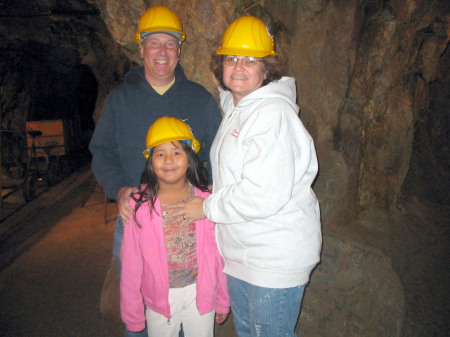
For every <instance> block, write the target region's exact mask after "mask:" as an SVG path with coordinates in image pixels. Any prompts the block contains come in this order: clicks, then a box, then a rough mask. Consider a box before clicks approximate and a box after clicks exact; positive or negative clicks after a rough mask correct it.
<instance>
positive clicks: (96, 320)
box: [0, 187, 123, 337]
mask: <svg viewBox="0 0 450 337" xmlns="http://www.w3.org/2000/svg"><path fill="white" fill-rule="evenodd" d="M85 194H86V192H85ZM68 197H69V196H68ZM79 204H81V203H79ZM54 211H55V212H58V210H57V209H55V210H54ZM39 213H40V212H39V210H36V212H35V216H36V217H39V216H40V214H39ZM116 213H117V208H116V205H115V204H113V203H110V204H108V222H107V224H106V225H105V223H104V215H105V203H104V195H103V192H102V191H101V189H100V188H99V187H96V188H95V190H93V191H92V193H90V195H89V199H87V200H86V202H85V204H84V207H77V208H75V209H74V210H73V211H72V212H70V213H69V214H68V215H67V216H65V217H63V218H62V219H60V221H58V222H57V223H56V224H54V225H53V226H52V227H51V228H50V229H49V230H48V231H47V232H46V233H45V234H44V235H40V234H36V233H35V234H33V235H34V236H36V235H37V236H39V237H41V238H39V240H38V241H37V242H36V243H34V244H33V245H32V246H31V247H30V248H29V249H28V250H27V251H26V252H24V253H23V254H21V255H20V256H19V257H18V258H17V259H16V260H15V261H14V262H13V263H12V264H11V265H10V266H9V267H7V268H6V269H5V270H3V271H2V272H1V274H0V303H2V304H1V306H2V314H1V317H0V331H1V332H0V335H2V336H8V337H13V336H14V337H20V336H24V337H25V336H28V337H43V336H48V337H52V336H55V337H56V336H98V337H102V336H105V337H106V336H108V337H115V336H123V327H122V324H121V323H120V322H113V321H111V320H106V319H104V318H102V317H101V315H100V310H99V307H100V293H101V289H102V285H103V281H104V277H105V275H106V271H107V268H108V266H109V261H110V258H111V247H112V240H113V233H114V224H115V222H114V217H115V214H116Z"/></svg>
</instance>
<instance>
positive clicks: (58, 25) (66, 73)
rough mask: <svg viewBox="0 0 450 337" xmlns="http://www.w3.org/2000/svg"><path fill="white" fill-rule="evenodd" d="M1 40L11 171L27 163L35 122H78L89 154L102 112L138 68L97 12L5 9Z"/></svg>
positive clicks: (46, 5) (58, 7)
mask: <svg viewBox="0 0 450 337" xmlns="http://www.w3.org/2000/svg"><path fill="white" fill-rule="evenodd" d="M0 41H2V43H1V46H0V51H1V54H2V57H1V58H0V111H1V128H2V130H4V131H3V132H2V167H4V168H6V169H8V168H9V167H10V166H15V165H20V164H22V165H24V163H25V162H26V160H27V152H26V135H25V123H26V121H29V120H46V119H70V120H73V121H74V123H73V125H77V126H78V131H77V132H76V133H75V134H76V135H77V136H78V137H80V138H81V139H82V143H83V145H84V147H86V146H87V144H88V142H89V140H90V136H91V134H92V130H93V128H94V125H95V124H94V122H95V119H94V117H95V116H97V115H99V112H97V113H95V112H94V109H100V108H101V104H102V102H103V101H104V99H105V97H106V95H107V94H108V93H109V92H110V91H111V90H112V88H114V87H115V86H116V85H117V84H118V83H120V82H121V81H122V78H123V75H124V73H125V72H126V71H128V70H129V69H130V68H131V67H133V66H135V64H133V62H132V61H130V60H129V59H128V58H127V57H126V56H125V55H124V54H123V53H122V52H121V51H120V47H119V46H118V45H117V44H115V43H114V41H113V40H112V39H111V36H110V35H109V32H108V30H107V29H106V26H105V24H104V22H103V21H102V20H101V18H100V15H99V10H98V9H97V7H96V5H95V4H90V3H88V2H83V1H77V2H74V3H73V4H72V3H70V2H60V1H39V2H36V1H35V2H30V1H15V2H13V3H12V2H11V3H2V4H0ZM92 100H94V101H92ZM97 100H98V102H96V101H97ZM7 171H8V170H6V172H7Z"/></svg>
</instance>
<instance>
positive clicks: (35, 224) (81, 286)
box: [0, 170, 450, 337]
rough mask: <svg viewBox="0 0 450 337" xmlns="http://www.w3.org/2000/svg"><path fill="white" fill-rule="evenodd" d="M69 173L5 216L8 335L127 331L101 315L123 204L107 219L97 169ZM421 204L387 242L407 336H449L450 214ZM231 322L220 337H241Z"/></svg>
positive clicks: (2, 273) (3, 326)
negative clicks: (398, 284)
mask: <svg viewBox="0 0 450 337" xmlns="http://www.w3.org/2000/svg"><path fill="white" fill-rule="evenodd" d="M70 179H71V181H69V182H67V183H66V182H64V183H62V184H60V185H58V186H56V187H54V188H52V190H50V191H47V192H44V193H43V194H42V195H41V196H40V197H39V198H38V199H39V200H36V201H32V202H30V203H29V205H27V206H25V207H23V208H22V209H21V210H20V211H17V212H15V213H14V214H13V215H12V216H10V217H9V218H7V219H6V220H3V221H2V222H0V253H1V254H0V303H1V315H0V331H1V333H0V335H1V336H7V337H10V336H11V337H21V336H24V337H25V336H27V337H30V336H31V337H46V336H48V337H53V336H55V337H56V336H65V337H66V336H67V337H70V336H89V337H91V336H96V337H103V336H105V337H106V336H108V337H116V336H117V337H119V336H122V335H123V334H122V331H123V326H122V324H121V323H120V322H118V321H114V320H111V319H108V318H104V317H102V315H101V314H100V293H101V289H102V286H103V281H104V278H105V275H106V273H107V269H108V266H109V262H110V258H111V247H112V240H113V233H114V217H115V214H116V210H117V208H116V206H115V204H113V203H108V204H107V208H108V209H107V211H108V212H107V219H106V224H105V218H104V217H105V203H104V195H103V193H102V191H101V189H100V188H99V187H98V186H96V185H95V184H93V181H92V177H91V175H90V172H89V171H88V170H87V171H86V170H85V171H83V170H82V171H80V172H77V173H76V174H74V175H73V177H71V178H70ZM70 179H69V180H70ZM93 187H95V188H94V189H93ZM69 190H71V191H73V192H72V193H68V192H67V193H66V191H69ZM65 203H69V204H70V206H69V207H66V206H64V205H65ZM83 203H84V205H83V206H81V205H82V204H83ZM414 206H415V208H414V211H413V212H409V213H408V214H407V215H405V214H398V215H397V217H398V218H397V221H398V223H399V225H398V226H397V227H396V229H395V230H396V231H398V233H396V234H397V236H396V240H393V241H392V246H390V247H386V254H389V253H393V251H394V250H395V254H393V256H394V258H393V265H394V268H395V269H396V270H397V271H398V273H399V277H400V279H401V280H402V283H403V285H404V288H405V300H406V312H407V316H406V321H405V329H404V337H423V336H433V337H434V336H442V337H444V336H449V335H450V330H449V325H448V322H447V318H448V317H449V314H450V310H449V294H448V290H447V284H448V281H447V280H448V277H449V264H448V262H449V259H448V244H447V242H448V214H445V210H444V211H443V212H444V213H442V212H440V213H439V214H438V215H439V216H437V217H435V216H434V214H430V213H429V209H428V208H422V207H421V206H420V205H414ZM27 209H29V210H27ZM431 215H433V217H430V216H431ZM14 218H15V221H12V220H14ZM431 219H433V220H432V222H431ZM435 219H437V220H435ZM10 220H11V221H10ZM430 222H431V223H430ZM13 223H14V224H16V225H13ZM19 223H20V224H21V227H20V228H18V226H17V224H19ZM24 224H26V226H24ZM26 228H29V229H26ZM394 234H395V233H394ZM14 237H18V238H20V239H13V238H14ZM389 250H392V251H389ZM324 305H325V303H324ZM227 325H228V326H227V327H225V326H222V327H220V328H219V329H218V331H217V333H216V336H217V337H232V336H234V333H233V332H232V330H231V329H230V328H229V327H230V326H231V324H227ZM325 329H326V328H325ZM324 335H326V333H325V334H324ZM313 337H315V336H313ZM380 337H381V336H380Z"/></svg>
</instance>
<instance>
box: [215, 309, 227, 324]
mask: <svg viewBox="0 0 450 337" xmlns="http://www.w3.org/2000/svg"><path fill="white" fill-rule="evenodd" d="M227 318H228V314H218V313H217V312H216V323H217V324H222V323H223V322H225V321H226V320H227Z"/></svg>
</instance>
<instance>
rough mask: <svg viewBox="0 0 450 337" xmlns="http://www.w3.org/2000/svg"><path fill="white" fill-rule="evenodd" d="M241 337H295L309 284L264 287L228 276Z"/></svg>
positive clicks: (233, 310) (233, 311) (234, 312)
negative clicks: (304, 294) (287, 286)
mask: <svg viewBox="0 0 450 337" xmlns="http://www.w3.org/2000/svg"><path fill="white" fill-rule="evenodd" d="M227 280H228V291H229V293H230V300H231V311H232V313H233V320H234V328H235V330H236V333H237V335H238V337H295V336H296V335H295V333H294V330H295V326H296V324H297V320H298V317H299V315H300V309H301V305H302V299H303V292H304V290H305V287H306V284H304V285H302V286H298V287H293V288H279V289H278V288H262V287H258V286H254V285H252V284H249V283H247V282H244V281H242V280H239V279H237V278H235V277H232V276H229V275H227Z"/></svg>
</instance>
